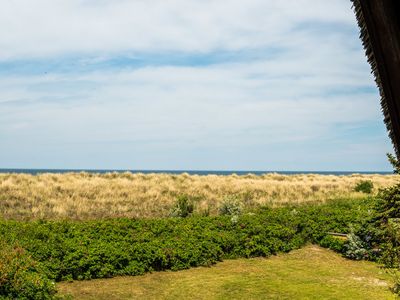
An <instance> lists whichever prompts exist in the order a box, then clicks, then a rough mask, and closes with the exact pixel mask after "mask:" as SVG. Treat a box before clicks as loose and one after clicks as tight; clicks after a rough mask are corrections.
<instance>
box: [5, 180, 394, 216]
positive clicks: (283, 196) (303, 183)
mask: <svg viewBox="0 0 400 300" xmlns="http://www.w3.org/2000/svg"><path fill="white" fill-rule="evenodd" d="M398 178H399V177H398V175H359V174H358V175H357V174H355V175H350V176H331V175H314V174H307V175H280V174H265V175H262V176H256V175H251V174H249V175H244V176H237V175H231V176H217V175H208V176H198V175H188V174H181V175H172V174H147V175H146V174H132V173H108V174H89V173H67V174H41V175H35V176H34V175H29V174H0V203H1V204H2V205H1V206H0V218H3V219H16V220H22V219H25V220H27V219H76V220H85V219H104V218H115V217H128V218H149V217H150V218H151V217H165V216H168V215H169V213H170V212H171V208H172V207H173V205H174V204H175V201H176V198H177V196H179V195H183V194H184V195H188V196H189V197H190V198H191V199H192V200H193V201H194V202H195V213H197V214H203V215H204V214H211V215H215V214H217V213H218V207H219V206H220V205H221V202H222V201H223V200H224V198H225V197H226V196H227V195H235V196H237V197H238V198H239V199H240V201H242V203H243V205H244V206H245V208H248V209H252V208H254V207H257V206H260V205H270V206H281V205H285V204H287V203H296V204H299V203H304V202H323V201H325V200H327V199H334V198H357V197H364V196H365V194H364V195H363V194H362V193H359V192H355V191H354V188H355V186H356V184H357V183H358V182H360V181H361V180H371V181H372V182H373V184H374V191H373V192H374V193H375V192H376V191H377V190H378V189H379V188H382V187H387V186H390V185H393V184H394V183H396V182H397V181H398Z"/></svg>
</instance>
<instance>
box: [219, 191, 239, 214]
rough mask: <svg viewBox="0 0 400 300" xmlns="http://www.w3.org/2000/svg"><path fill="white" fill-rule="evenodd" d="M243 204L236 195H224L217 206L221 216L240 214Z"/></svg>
mask: <svg viewBox="0 0 400 300" xmlns="http://www.w3.org/2000/svg"><path fill="white" fill-rule="evenodd" d="M242 210H243V204H242V201H241V200H240V198H239V196H237V195H228V196H225V197H224V199H223V201H222V203H221V206H220V207H219V214H220V215H222V216H240V215H241V214H242Z"/></svg>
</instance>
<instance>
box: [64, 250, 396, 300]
mask: <svg viewBox="0 0 400 300" xmlns="http://www.w3.org/2000/svg"><path fill="white" fill-rule="evenodd" d="M390 285H391V281H390V277H389V276H388V275H387V274H385V272H384V271H383V270H381V269H380V268H379V267H378V266H377V265H376V264H373V263H370V262H365V261H361V262H359V261H351V260H347V259H344V258H342V257H340V256H339V255H338V254H336V253H334V252H332V251H329V250H326V249H323V248H319V247H317V246H307V247H304V248H302V249H300V250H295V251H292V252H290V253H288V254H281V255H278V256H274V257H270V258H267V259H265V258H253V259H237V260H227V261H224V262H221V263H219V264H217V265H215V266H212V267H210V268H207V267H200V268H194V269H190V270H184V271H179V272H156V273H153V274H146V275H143V276H134V277H117V278H112V279H97V280H91V281H75V282H73V283H68V282H64V283H60V284H59V285H58V290H59V293H60V294H61V295H66V294H70V295H72V296H73V298H74V299H100V300H101V299H396V298H395V296H394V295H393V294H392V293H391V292H390V290H389V287H390Z"/></svg>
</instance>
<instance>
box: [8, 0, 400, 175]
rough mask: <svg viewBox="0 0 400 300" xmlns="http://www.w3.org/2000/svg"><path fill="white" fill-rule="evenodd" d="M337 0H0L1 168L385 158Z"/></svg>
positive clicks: (379, 120)
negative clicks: (0, 5)
mask: <svg viewBox="0 0 400 300" xmlns="http://www.w3.org/2000/svg"><path fill="white" fill-rule="evenodd" d="M387 152H393V150H392V145H391V143H390V140H389V138H388V136H387V133H386V129H385V126H384V124H383V117H382V113H381V111H380V106H379V94H378V91H377V88H376V86H375V83H374V79H373V76H372V75H371V72H370V66H369V65H368V63H367V61H366V58H365V55H364V50H363V49H362V45H361V42H360V40H359V31H358V27H357V24H356V20H355V17H354V14H353V11H352V8H351V2H350V1H348V0H332V1H326V0H287V1H275V0H246V1H243V0H35V1H31V0H3V3H2V9H1V10H0V168H66V169H142V170H145V169H146V170H293V171H301V170H303V171H389V170H391V168H390V165H389V164H388V162H387V160H386V156H385V154H386V153H387Z"/></svg>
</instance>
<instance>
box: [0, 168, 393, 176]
mask: <svg viewBox="0 0 400 300" xmlns="http://www.w3.org/2000/svg"><path fill="white" fill-rule="evenodd" d="M71 172H78V173H79V172H87V173H100V174H104V173H112V172H117V173H124V172H130V173H143V174H154V173H156V174H162V173H163V174H182V173H187V174H190V175H233V174H236V175H247V174H254V175H263V174H268V173H277V174H282V175H296V174H319V175H351V174H380V175H390V174H393V172H387V171H274V170H266V171H252V170H229V171H228V170H224V171H218V170H122V169H118V170H113V169H104V170H102V169H2V168H0V173H16V174H32V175H36V174H42V173H54V174H59V173H61V174H62V173H71Z"/></svg>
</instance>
